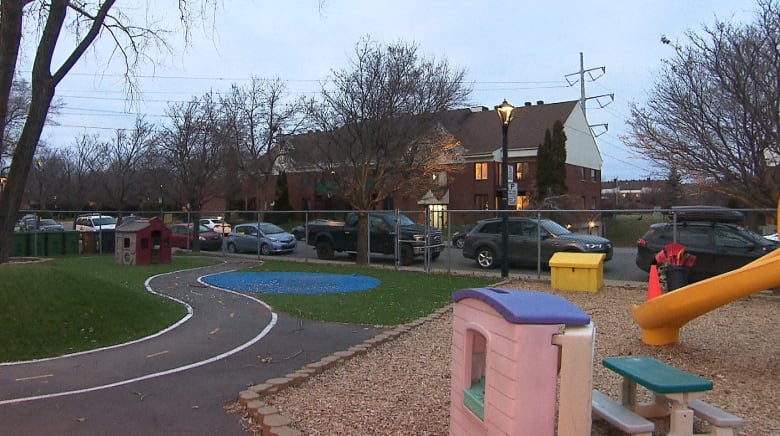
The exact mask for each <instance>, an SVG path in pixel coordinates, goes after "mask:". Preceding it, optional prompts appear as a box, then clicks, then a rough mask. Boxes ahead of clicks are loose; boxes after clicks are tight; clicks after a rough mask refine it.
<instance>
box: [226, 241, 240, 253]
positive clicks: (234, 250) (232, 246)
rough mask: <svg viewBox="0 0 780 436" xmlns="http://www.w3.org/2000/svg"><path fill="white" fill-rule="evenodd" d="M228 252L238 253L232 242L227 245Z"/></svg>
mask: <svg viewBox="0 0 780 436" xmlns="http://www.w3.org/2000/svg"><path fill="white" fill-rule="evenodd" d="M227 251H228V253H233V254H235V253H238V250H236V244H234V243H232V242H230V243H228V244H227Z"/></svg>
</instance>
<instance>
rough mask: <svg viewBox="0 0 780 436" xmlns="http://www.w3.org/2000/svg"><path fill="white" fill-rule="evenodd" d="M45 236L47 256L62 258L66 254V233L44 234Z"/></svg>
mask: <svg viewBox="0 0 780 436" xmlns="http://www.w3.org/2000/svg"><path fill="white" fill-rule="evenodd" d="M44 234H45V235H46V255H47V256H62V255H63V254H65V232H44ZM39 236H40V234H39Z"/></svg>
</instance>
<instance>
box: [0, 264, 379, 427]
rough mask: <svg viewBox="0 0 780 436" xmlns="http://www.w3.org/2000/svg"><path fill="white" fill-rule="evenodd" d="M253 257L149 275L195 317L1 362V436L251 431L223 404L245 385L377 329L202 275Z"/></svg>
mask: <svg viewBox="0 0 780 436" xmlns="http://www.w3.org/2000/svg"><path fill="white" fill-rule="evenodd" d="M253 264H255V261H252V260H247V259H237V258H227V259H225V262H224V263H221V264H218V265H215V266H210V267H206V268H199V269H195V270H187V271H180V272H176V273H171V274H167V275H162V276H157V277H155V278H153V279H151V280H149V281H148V285H149V287H150V288H151V289H152V290H153V291H155V292H158V293H161V294H165V295H168V296H170V297H173V298H175V299H178V300H180V301H182V302H183V303H186V304H187V305H188V306H189V307H190V308H191V316H188V317H187V318H186V319H185V320H183V322H181V323H179V324H177V325H175V326H173V327H172V328H170V329H168V330H166V331H164V332H161V333H160V334H158V335H155V336H153V337H150V338H145V339H143V340H140V341H136V342H133V343H130V344H124V345H121V346H117V347H112V348H108V349H103V350H98V351H94V352H88V353H81V354H76V355H71V356H65V357H60V358H55V359H44V360H39V361H32V362H25V363H17V364H2V365H0V434H15V435H37V434H51V435H107V434H124V435H156V434H165V435H185V434H186V435H217V434H219V435H231V434H235V435H240V434H245V431H244V429H243V428H242V426H241V423H240V421H239V419H238V417H237V416H236V415H231V414H228V413H226V412H225V411H224V407H225V406H226V405H227V404H229V403H231V402H233V401H235V400H236V398H237V395H238V392H240V391H242V390H244V389H246V387H247V386H251V385H254V384H258V383H261V382H263V381H265V380H267V379H270V378H275V377H281V376H283V375H285V374H288V373H290V372H293V371H294V370H296V369H298V368H300V367H302V366H305V365H307V364H309V363H311V362H314V361H317V360H319V359H321V358H322V357H324V356H326V355H329V354H331V353H333V352H334V351H339V350H344V349H347V348H349V347H351V346H352V345H356V344H359V343H361V342H363V341H364V340H365V339H368V338H371V337H373V336H375V335H376V334H377V333H378V332H379V330H378V329H375V328H373V327H368V326H356V325H351V324H335V323H323V322H314V321H305V320H300V319H296V318H292V317H289V316H286V315H283V314H276V313H274V312H273V310H272V309H271V308H270V307H268V306H267V305H265V304H264V303H263V302H261V301H259V300H257V299H254V298H252V297H247V296H245V295H242V294H237V293H233V292H227V291H223V290H218V289H214V288H211V287H208V286H206V285H204V284H202V283H200V282H198V280H197V279H198V278H199V277H201V276H203V275H207V274H214V273H219V272H225V271H232V270H236V269H240V268H244V267H247V266H250V265H253Z"/></svg>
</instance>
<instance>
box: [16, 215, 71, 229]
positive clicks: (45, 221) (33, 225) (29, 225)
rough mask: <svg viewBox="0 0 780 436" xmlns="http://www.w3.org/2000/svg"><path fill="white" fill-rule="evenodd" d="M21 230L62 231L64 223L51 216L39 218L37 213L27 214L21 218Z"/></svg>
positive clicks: (19, 225)
mask: <svg viewBox="0 0 780 436" xmlns="http://www.w3.org/2000/svg"><path fill="white" fill-rule="evenodd" d="M18 227H19V230H20V231H23V232H62V231H65V228H64V227H63V226H62V224H60V223H58V222H57V221H55V220H53V219H51V218H39V217H38V216H36V215H25V216H23V217H22V219H20V220H19V224H18Z"/></svg>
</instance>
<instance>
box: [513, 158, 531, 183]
mask: <svg viewBox="0 0 780 436" xmlns="http://www.w3.org/2000/svg"><path fill="white" fill-rule="evenodd" d="M515 165H516V166H515V169H516V171H515V177H517V180H523V179H524V178H527V177H528V162H518V163H517V164H515Z"/></svg>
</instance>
